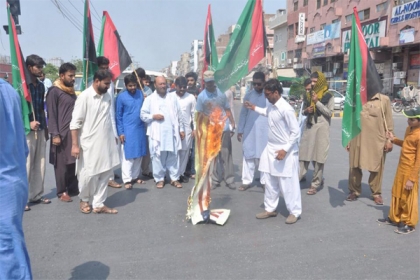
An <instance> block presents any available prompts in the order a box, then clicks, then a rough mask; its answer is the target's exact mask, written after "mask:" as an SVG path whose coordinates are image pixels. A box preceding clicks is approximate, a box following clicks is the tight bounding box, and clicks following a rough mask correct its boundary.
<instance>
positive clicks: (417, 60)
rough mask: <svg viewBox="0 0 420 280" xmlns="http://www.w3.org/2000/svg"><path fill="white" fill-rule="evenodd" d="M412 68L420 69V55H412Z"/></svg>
mask: <svg viewBox="0 0 420 280" xmlns="http://www.w3.org/2000/svg"><path fill="white" fill-rule="evenodd" d="M410 68H411V69H420V54H412V55H411V56H410Z"/></svg>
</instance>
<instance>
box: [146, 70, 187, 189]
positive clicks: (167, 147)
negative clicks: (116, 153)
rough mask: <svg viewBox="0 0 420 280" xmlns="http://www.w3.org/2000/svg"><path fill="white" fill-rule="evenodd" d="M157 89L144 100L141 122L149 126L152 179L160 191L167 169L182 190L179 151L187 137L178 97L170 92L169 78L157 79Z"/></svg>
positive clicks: (175, 185)
mask: <svg viewBox="0 0 420 280" xmlns="http://www.w3.org/2000/svg"><path fill="white" fill-rule="evenodd" d="M155 87H156V90H155V92H153V93H152V95H150V96H149V97H147V98H146V100H145V101H144V104H143V107H142V108H141V113H140V118H141V120H142V121H144V122H145V123H147V135H148V136H149V151H150V157H151V159H152V164H153V177H154V179H155V181H156V187H157V188H158V189H161V188H163V187H164V185H165V174H166V170H168V171H169V176H170V179H171V185H172V186H174V187H176V188H182V185H181V183H180V182H179V181H178V180H179V174H178V168H179V160H178V151H179V150H181V148H182V140H183V139H184V137H185V133H184V131H185V129H184V119H183V117H182V112H181V108H180V106H179V103H178V101H177V100H176V97H175V96H174V94H170V93H168V92H167V85H166V79H165V78H164V77H156V80H155Z"/></svg>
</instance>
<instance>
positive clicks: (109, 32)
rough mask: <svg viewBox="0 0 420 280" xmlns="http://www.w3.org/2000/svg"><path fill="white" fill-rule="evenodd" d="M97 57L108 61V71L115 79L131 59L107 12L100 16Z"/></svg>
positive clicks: (128, 64)
mask: <svg viewBox="0 0 420 280" xmlns="http://www.w3.org/2000/svg"><path fill="white" fill-rule="evenodd" d="M98 56H104V57H106V58H108V59H109V69H110V70H111V72H112V74H113V77H114V79H116V78H117V77H118V76H119V75H120V74H121V73H122V71H124V69H126V68H127V67H128V66H130V64H131V63H132V61H131V57H130V55H129V53H128V51H127V49H126V48H125V47H124V45H123V43H122V42H121V38H120V34H118V31H117V28H115V25H114V23H113V22H112V20H111V17H110V16H109V14H108V12H106V11H104V14H103V16H102V28H101V37H100V38H99V44H98Z"/></svg>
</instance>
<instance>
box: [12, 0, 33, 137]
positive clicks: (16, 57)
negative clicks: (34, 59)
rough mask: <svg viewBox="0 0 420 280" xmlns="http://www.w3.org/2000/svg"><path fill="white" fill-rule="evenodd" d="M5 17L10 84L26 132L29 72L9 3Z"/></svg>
mask: <svg viewBox="0 0 420 280" xmlns="http://www.w3.org/2000/svg"><path fill="white" fill-rule="evenodd" d="M7 18H8V22H9V41H10V59H11V62H12V76H13V79H12V85H13V87H14V88H15V90H16V91H17V92H18V93H19V96H20V100H21V106H22V119H23V125H24V126H25V133H26V134H28V133H29V132H30V131H31V127H30V124H29V114H30V113H31V107H30V104H31V102H32V99H31V93H30V92H29V88H28V84H27V82H28V81H29V74H28V68H26V64H25V60H24V58H23V55H22V51H21V49H20V45H19V41H18V37H17V33H16V26H15V21H14V20H13V18H12V15H11V14H10V7H9V5H7Z"/></svg>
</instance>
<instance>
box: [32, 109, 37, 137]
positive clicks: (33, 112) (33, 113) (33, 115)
mask: <svg viewBox="0 0 420 280" xmlns="http://www.w3.org/2000/svg"><path fill="white" fill-rule="evenodd" d="M31 109H32V117H33V118H34V122H36V119H35V111H34V104H33V103H32V102H31ZM35 139H38V131H37V130H35Z"/></svg>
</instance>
